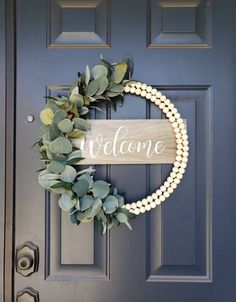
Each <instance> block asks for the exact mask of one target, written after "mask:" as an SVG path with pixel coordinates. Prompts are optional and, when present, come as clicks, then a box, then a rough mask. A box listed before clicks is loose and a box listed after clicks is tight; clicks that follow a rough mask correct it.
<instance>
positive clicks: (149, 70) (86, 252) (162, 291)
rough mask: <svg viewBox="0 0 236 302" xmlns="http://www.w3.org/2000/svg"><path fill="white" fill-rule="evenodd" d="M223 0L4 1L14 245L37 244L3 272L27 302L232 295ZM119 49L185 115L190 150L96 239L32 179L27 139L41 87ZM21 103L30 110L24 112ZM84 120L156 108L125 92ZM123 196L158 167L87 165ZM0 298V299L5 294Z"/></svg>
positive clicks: (50, 90)
mask: <svg viewBox="0 0 236 302" xmlns="http://www.w3.org/2000/svg"><path fill="white" fill-rule="evenodd" d="M235 8H236V6H235V3H234V2H233V1H231V0H229V1H226V2H225V1H224V2H223V1H220V0H214V1H211V0H201V1H198V0H189V1H181V0H175V1H169V0H163V1H160V0H148V1H145V0H120V1H115V0H87V1H83V0H73V1H72V0H44V1H37V0H19V1H16V22H17V23H16V25H17V31H16V128H15V220H14V224H15V238H14V240H15V246H16V247H17V246H19V245H21V244H22V243H23V242H25V241H31V242H33V243H35V244H36V245H38V246H39V251H40V261H39V270H38V272H37V273H34V274H32V275H31V276H29V277H23V276H21V275H20V274H18V273H15V274H14V282H15V283H14V284H15V286H14V291H15V296H16V294H17V292H19V291H21V290H22V289H24V288H26V287H32V288H34V289H35V290H37V291H38V293H39V296H40V301H41V302H54V301H57V302H61V301H68V302H75V301H81V302H92V301H97V302H101V301H114V302H118V301H131V302H143V301H148V302H154V301H160V302H184V301H186V302H187V301H191V302H198V301H204V302H213V301H214V302H218V301H219V302H222V301H227V302H233V301H234V300H235V298H236V296H235V281H236V278H235V277H236V275H235V274H236V273H235V271H236V270H235V257H236V256H235V255H236V253H235V244H234V242H235V231H234V230H235V226H236V225H235V224H236V222H235V221H236V220H235V210H236V209H235V202H234V194H233V169H232V167H233V162H234V158H235V154H234V153H233V147H234V146H235V140H234V135H233V134H234V132H233V131H234V130H235V129H233V126H234V125H233V118H234V112H233V111H234V109H235V105H234V104H235V100H234V83H235V68H234V65H235V57H236V55H235V47H234V46H235V42H236V40H235V31H236V30H235V28H236V27H235V16H234V15H235V14H234V11H235ZM101 54H102V55H103V57H104V58H107V59H109V60H111V61H112V60H113V61H116V60H119V59H121V58H122V57H123V55H125V54H131V55H132V57H133V59H134V62H135V69H134V78H135V79H138V80H140V81H143V82H146V83H148V84H150V85H152V86H154V87H157V88H158V89H160V90H161V91H162V92H163V93H164V94H166V95H167V96H168V97H169V98H170V99H171V100H173V102H174V103H175V105H176V107H177V108H178V109H179V110H180V111H181V113H182V114H183V116H184V117H185V118H186V119H187V124H188V132H189V140H190V150H191V151H190V161H189V165H188V169H187V172H186V175H185V177H184V180H183V181H182V182H181V185H180V186H179V188H178V189H177V191H176V192H175V194H173V195H172V197H171V198H169V199H168V201H167V202H166V203H164V204H163V205H162V206H160V207H157V208H156V209H155V210H152V211H151V212H150V213H148V214H145V215H140V216H138V217H137V218H136V219H135V221H134V222H133V223H132V227H133V231H132V232H130V231H129V230H127V229H126V228H125V227H120V228H118V229H114V230H112V231H111V232H110V233H108V234H107V235H105V236H104V237H101V236H100V234H99V231H98V226H97V224H96V223H93V222H91V223H87V224H82V225H80V226H79V227H76V226H73V225H71V224H70V223H69V220H68V217H67V215H64V213H61V211H60V210H59V207H58V205H57V198H58V197H57V196H54V195H50V194H48V193H45V192H44V191H43V189H42V188H41V187H40V186H39V184H38V182H37V174H36V172H35V171H36V170H37V169H38V168H39V166H40V161H39V154H38V151H37V150H36V149H32V148H31V146H32V144H33V142H34V141H35V137H36V130H37V128H38V127H39V124H40V121H39V112H40V110H41V108H42V107H43V104H44V101H45V100H44V96H45V95H46V94H51V95H57V94H60V93H61V91H62V90H63V89H65V87H66V86H67V85H68V84H70V83H72V82H73V80H74V79H75V77H76V74H77V72H78V71H81V70H84V69H85V66H86V65H87V64H88V65H90V66H93V65H95V64H97V63H98V62H99V59H100V55H101ZM29 114H32V115H33V116H34V121H33V122H32V123H28V122H27V121H26V118H27V116H28V115H29ZM96 118H97V119H106V118H111V119H138V118H142V119H160V118H162V115H161V113H160V112H159V111H158V110H156V108H154V106H152V105H150V104H148V103H145V102H144V101H143V100H142V101H140V98H139V97H135V96H131V95H127V96H126V97H125V101H124V105H123V107H121V108H119V110H118V111H117V112H112V113H111V114H108V113H107V112H104V113H103V112H101V113H97V115H96ZM96 169H97V172H96V176H97V177H99V178H104V179H112V181H113V182H114V183H115V184H116V185H117V187H118V188H119V190H120V191H121V192H122V191H123V192H126V198H127V200H129V201H135V200H137V199H139V198H142V197H144V196H146V195H147V194H148V193H149V192H151V191H153V190H155V189H156V188H157V187H158V186H159V185H160V184H161V183H162V181H163V179H164V178H165V177H166V175H167V174H168V173H169V171H170V169H171V166H170V165H132V166H130V165H117V166H112V165H111V166H103V165H102V166H97V167H96ZM7 302H8V301H7Z"/></svg>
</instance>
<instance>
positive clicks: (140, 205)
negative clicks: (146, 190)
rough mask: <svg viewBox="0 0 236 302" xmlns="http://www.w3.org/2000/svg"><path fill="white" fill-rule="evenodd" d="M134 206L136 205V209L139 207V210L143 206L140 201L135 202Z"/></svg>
mask: <svg viewBox="0 0 236 302" xmlns="http://www.w3.org/2000/svg"><path fill="white" fill-rule="evenodd" d="M136 204H137V207H139V208H141V207H142V206H143V204H142V201H141V200H138V201H137V202H136Z"/></svg>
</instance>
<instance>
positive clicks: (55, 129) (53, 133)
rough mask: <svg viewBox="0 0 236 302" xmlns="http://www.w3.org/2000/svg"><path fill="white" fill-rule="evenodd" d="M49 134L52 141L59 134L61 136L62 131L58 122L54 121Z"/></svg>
mask: <svg viewBox="0 0 236 302" xmlns="http://www.w3.org/2000/svg"><path fill="white" fill-rule="evenodd" d="M48 135H49V137H50V140H51V141H53V140H54V139H56V138H57V137H58V136H60V131H59V129H58V127H57V125H56V124H54V123H52V124H51V125H50V127H49V132H48Z"/></svg>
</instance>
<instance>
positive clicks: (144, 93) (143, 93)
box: [141, 90, 147, 98]
mask: <svg viewBox="0 0 236 302" xmlns="http://www.w3.org/2000/svg"><path fill="white" fill-rule="evenodd" d="M146 94H147V92H146V90H142V91H141V96H142V97H144V98H145V97H146Z"/></svg>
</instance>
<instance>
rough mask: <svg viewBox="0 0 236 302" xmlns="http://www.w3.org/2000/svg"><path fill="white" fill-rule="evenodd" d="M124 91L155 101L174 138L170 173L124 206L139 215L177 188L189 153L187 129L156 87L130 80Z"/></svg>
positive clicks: (168, 101)
mask: <svg viewBox="0 0 236 302" xmlns="http://www.w3.org/2000/svg"><path fill="white" fill-rule="evenodd" d="M124 91H125V92H126V93H131V94H136V95H138V96H141V97H143V98H146V99H147V100H149V101H150V102H152V103H155V105H156V106H158V107H159V109H161V110H162V112H163V113H164V114H165V115H166V117H167V118H168V119H169V121H170V123H171V125H172V127H173V131H174V133H175V138H176V158H175V162H174V165H173V168H172V170H171V172H170V175H169V176H168V177H167V179H166V180H165V182H164V184H163V185H161V186H160V188H159V189H157V190H156V192H154V193H152V194H151V195H149V196H147V197H146V198H143V199H142V200H139V201H137V202H132V203H131V204H130V203H127V204H126V205H124V207H125V208H126V209H127V210H129V211H130V212H131V213H134V214H136V215H139V214H141V213H145V212H146V211H150V210H151V209H153V208H155V207H156V206H157V205H160V204H161V203H162V202H163V201H165V200H166V198H168V197H169V196H170V194H172V193H173V192H174V190H175V189H176V188H177V185H178V184H179V183H180V182H181V179H182V178H183V175H184V173H185V169H186V167H187V162H188V155H189V143H188V135H187V129H186V127H185V124H184V122H183V119H182V118H181V115H180V113H179V112H178V110H177V109H176V108H175V106H174V104H173V103H171V101H170V100H169V99H167V98H166V96H165V95H163V94H162V93H161V92H160V91H157V89H156V88H152V87H151V86H148V85H147V84H145V83H140V82H132V83H131V84H127V85H126V86H125V88H124Z"/></svg>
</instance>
